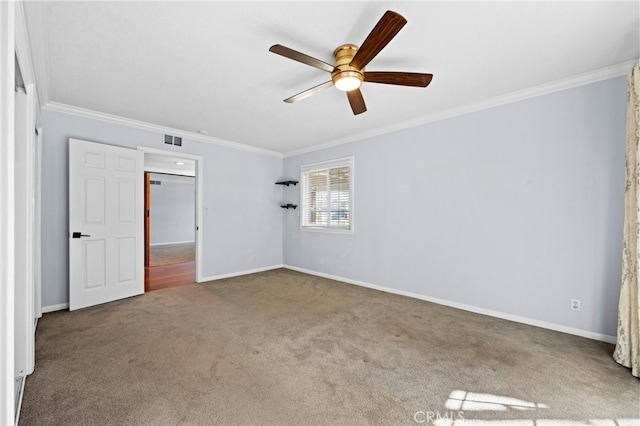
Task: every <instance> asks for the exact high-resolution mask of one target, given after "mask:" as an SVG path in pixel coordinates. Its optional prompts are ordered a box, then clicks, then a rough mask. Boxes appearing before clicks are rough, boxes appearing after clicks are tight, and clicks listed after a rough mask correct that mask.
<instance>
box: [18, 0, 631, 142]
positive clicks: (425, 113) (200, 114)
mask: <svg viewBox="0 0 640 426" xmlns="http://www.w3.org/2000/svg"><path fill="white" fill-rule="evenodd" d="M387 9H391V10H394V11H396V12H398V13H400V14H402V15H403V16H404V17H405V18H406V19H407V20H408V24H407V25H406V26H405V27H404V28H403V29H402V31H400V33H399V34H398V35H397V36H396V37H395V38H394V39H393V40H392V41H391V43H389V45H388V46H387V47H386V48H385V49H384V50H383V51H382V52H381V53H380V54H379V55H378V56H377V57H376V58H374V59H373V60H372V61H371V63H370V64H369V65H368V67H367V70H370V71H414V72H428V73H433V74H434V79H433V82H432V83H431V85H430V86H429V87H427V88H426V89H419V88H408V87H399V86H389V85H381V84H371V83H365V84H364V85H363V87H362V93H363V95H364V98H365V101H366V104H367V108H368V111H367V112H366V113H364V114H361V115H359V116H354V115H353V114H352V112H351V109H350V107H349V103H348V101H347V99H346V96H345V94H344V93H342V92H339V91H338V90H337V89H335V88H329V89H327V90H325V91H323V92H321V93H318V94H316V95H314V96H312V97H310V98H308V99H305V100H303V101H300V102H297V103H295V104H285V103H284V102H282V100H283V99H285V98H287V97H289V96H291V95H294V94H296V93H298V92H301V91H303V90H305V89H307V88H310V87H312V86H315V85H316V84H319V83H322V82H324V81H327V80H329V77H330V76H329V74H328V73H325V72H323V71H320V70H318V69H315V68H312V67H309V66H305V65H303V64H300V63H298V62H294V61H292V60H289V59H286V58H284V57H281V56H278V55H275V54H273V53H270V52H269V51H268V49H269V47H270V46H271V45H272V44H276V43H279V44H283V45H285V46H287V47H290V48H292V49H295V50H298V51H301V52H303V53H306V54H308V55H310V56H313V57H316V58H318V59H321V60H323V61H325V62H329V63H332V62H333V57H332V53H333V50H334V49H335V48H336V47H337V46H338V45H340V44H343V43H354V44H358V45H359V44H361V43H362V41H363V40H364V38H365V37H366V36H367V34H368V33H369V32H370V31H371V29H372V28H373V26H374V25H375V24H376V22H377V21H378V19H379V18H380V17H381V16H382V14H383V13H384V11H385V10H387ZM25 11H26V16H27V24H28V29H29V37H30V42H31V45H32V50H33V52H34V56H35V57H34V63H35V67H36V76H37V83H38V85H39V90H40V97H41V99H42V101H43V103H45V104H47V103H49V102H51V103H56V104H64V105H69V106H73V107H77V108H83V109H88V110H93V111H97V112H100V113H106V114H113V115H116V116H121V117H126V118H129V119H134V120H139V121H143V122H147V123H152V124H155V125H159V126H164V127H169V128H174V129H179V130H183V131H187V132H194V133H195V132H197V131H199V130H205V131H207V132H208V135H209V136H210V137H215V138H219V139H223V140H226V141H232V142H237V143H241V144H246V145H251V146H255V147H260V148H265V149H269V150H273V151H278V152H283V153H287V152H292V151H296V150H304V149H306V148H309V147H311V146H313V145H317V144H323V143H329V142H333V141H340V140H347V139H349V138H354V137H357V136H358V135H365V134H372V133H375V132H382V131H384V130H385V129H391V128H394V127H397V126H398V125H401V124H402V123H404V122H418V121H420V120H423V119H424V118H425V117H429V116H436V115H437V114H439V113H440V114H441V113H442V111H451V110H454V109H460V108H463V107H465V106H468V105H472V104H478V103H481V102H483V101H487V100H490V99H495V98H496V97H501V96H505V95H508V94H512V93H514V92H518V91H522V90H525V89H528V88H532V87H536V86H540V85H544V84H547V83H550V82H556V81H559V80H563V79H568V78H571V77H575V76H580V75H583V74H585V73H592V72H595V71H598V70H602V69H605V68H607V67H612V66H616V65H620V64H623V63H626V62H629V61H634V60H637V59H638V57H639V41H638V38H639V35H638V34H639V28H640V24H639V13H640V12H639V3H638V2H637V1H630V2H612V1H601V2H597V1H590V2H574V1H572V2H538V1H534V2H485V1H476V2H458V1H452V2H442V1H439V2H436V1H423V2H325V1H314V2H280V1H278V2H237V1H236V2H204V1H200V2H178V1H173V2H67V1H64V2H52V1H47V2H26V6H25ZM51 105H54V104H51Z"/></svg>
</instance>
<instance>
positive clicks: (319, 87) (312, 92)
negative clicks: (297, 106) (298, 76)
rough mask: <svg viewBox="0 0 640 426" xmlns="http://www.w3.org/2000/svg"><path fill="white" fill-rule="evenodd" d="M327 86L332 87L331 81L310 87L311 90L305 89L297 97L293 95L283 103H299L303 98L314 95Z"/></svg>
mask: <svg viewBox="0 0 640 426" xmlns="http://www.w3.org/2000/svg"><path fill="white" fill-rule="evenodd" d="M329 86H333V81H331V80H329V81H325V82H324V83H321V84H318V85H317V86H314V87H312V88H311V89H307V90H305V91H304V92H300V93H298V94H297V95H293V96H291V97H290V98H287V99H285V100H284V101H285V102H286V103H288V104H292V103H294V102H298V101H301V100H303V99H305V98H308V97H309V96H311V95H315V94H316V93H318V92H320V91H321V90H324V89H326V88H327V87H329Z"/></svg>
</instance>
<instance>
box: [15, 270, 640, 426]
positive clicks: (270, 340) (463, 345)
mask: <svg viewBox="0 0 640 426" xmlns="http://www.w3.org/2000/svg"><path fill="white" fill-rule="evenodd" d="M36 346H37V348H36V371H35V373H34V374H33V375H32V376H30V377H29V378H28V379H27V382H26V390H25V395H24V401H23V405H22V413H21V416H22V417H21V425H53V424H56V425H130V424H137V425H367V424H376V425H379V424H383V425H416V424H450V422H448V421H445V422H442V418H443V417H447V418H448V419H451V418H453V419H455V420H459V419H462V418H464V419H466V421H465V422H464V423H462V424H466V425H474V424H475V425H478V424H481V425H500V426H504V425H511V424H522V425H533V424H535V425H558V424H561V425H571V424H580V425H584V424H593V423H595V422H596V421H602V420H606V421H608V423H605V424H617V425H623V424H638V422H640V420H639V419H640V412H639V404H640V403H639V397H640V395H639V390H640V385H639V383H640V381H638V380H637V379H635V378H634V377H633V376H631V374H630V373H629V370H627V369H626V368H624V367H621V366H620V365H618V364H616V363H615V362H614V361H613V360H612V359H611V352H612V350H613V346H612V345H609V344H605V343H601V342H597V341H593V340H589V339H585V338H580V337H576V336H571V335H567V334H562V333H558V332H554V331H549V330H544V329H540V328H536V327H531V326H526V325H522V324H517V323H512V322H509V321H505V320H500V319H496V318H491V317H486V316H482V315H477V314H473V313H469V312H464V311H460V310H456V309H452V308H447V307H443V306H439V305H435V304H432V303H427V302H423V301H418V300H414V299H409V298H405V297H401V296H395V295H390V294H386V293H382V292H378V291H374V290H369V289H364V288H359V287H356V286H352V285H349V284H343V283H339V282H335V281H331V280H326V279H322V278H317V277H313V276H308V275H304V274H300V273H297V272H292V271H288V270H284V269H278V270H274V271H269V272H265V273H260V274H254V275H249V276H244V277H237V278H232V279H226V280H221V281H216V282H211V283H207V284H202V285H196V284H194V285H189V286H185V287H179V288H174V289H168V290H161V291H156V292H152V293H147V294H145V295H143V296H139V297H135V298H131V299H127V300H123V301H119V302H113V303H110V304H106V305H102V306H97V307H93V308H88V309H84V310H81V311H78V312H66V311H65V312H56V313H50V314H45V315H44V317H43V318H42V319H41V321H40V323H39V325H38V331H37V340H36ZM438 416H439V417H440V420H441V421H440V422H439V423H436V422H435V420H437V419H438ZM533 420H535V422H534V421H533ZM456 424H459V422H458V423H456Z"/></svg>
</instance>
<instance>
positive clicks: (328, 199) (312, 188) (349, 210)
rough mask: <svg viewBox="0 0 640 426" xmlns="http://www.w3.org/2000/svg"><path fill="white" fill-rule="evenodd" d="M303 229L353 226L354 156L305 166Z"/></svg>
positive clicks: (348, 227) (301, 170) (334, 228)
mask: <svg viewBox="0 0 640 426" xmlns="http://www.w3.org/2000/svg"><path fill="white" fill-rule="evenodd" d="M300 172H301V175H302V176H301V179H300V180H301V181H302V185H301V191H302V194H301V196H300V198H301V200H302V209H301V210H302V219H301V226H302V229H315V230H331V231H351V230H352V229H353V158H352V157H350V158H345V159H341V160H335V161H330V162H325V163H317V164H310V165H307V166H302V167H301V168H300Z"/></svg>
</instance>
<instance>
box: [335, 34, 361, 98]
mask: <svg viewBox="0 0 640 426" xmlns="http://www.w3.org/2000/svg"><path fill="white" fill-rule="evenodd" d="M357 51H358V46H356V45H355V44H343V45H341V46H338V47H337V48H336V50H335V51H334V52H333V55H334V56H335V57H336V61H335V62H334V63H333V66H334V70H333V72H332V73H331V80H332V81H333V84H334V85H335V86H336V87H337V88H338V89H340V88H341V87H340V86H341V84H340V83H339V81H340V80H342V79H354V78H355V79H357V80H359V82H360V84H362V81H363V80H364V75H363V72H364V68H363V69H361V70H359V69H357V68H355V67H352V66H351V65H349V64H351V60H352V59H353V57H354V56H355V54H356V52H357ZM360 84H358V86H357V87H355V88H354V89H357V88H358V87H360ZM341 90H344V89H341Z"/></svg>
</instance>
